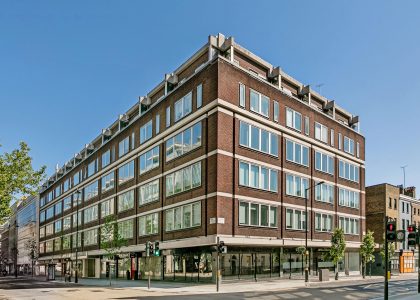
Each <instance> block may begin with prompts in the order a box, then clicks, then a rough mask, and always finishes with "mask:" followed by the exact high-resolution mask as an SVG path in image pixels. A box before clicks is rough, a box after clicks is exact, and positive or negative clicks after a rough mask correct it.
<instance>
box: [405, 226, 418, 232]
mask: <svg viewBox="0 0 420 300" xmlns="http://www.w3.org/2000/svg"><path fill="white" fill-rule="evenodd" d="M407 231H408V232H414V231H416V226H415V225H409V226H408V227H407Z"/></svg>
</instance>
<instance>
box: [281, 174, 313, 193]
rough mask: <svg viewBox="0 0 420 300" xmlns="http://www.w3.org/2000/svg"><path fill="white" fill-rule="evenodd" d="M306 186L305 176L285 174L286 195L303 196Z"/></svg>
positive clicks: (307, 182)
mask: <svg viewBox="0 0 420 300" xmlns="http://www.w3.org/2000/svg"><path fill="white" fill-rule="evenodd" d="M308 187H309V181H308V179H307V178H303V177H299V176H295V175H291V174H286V195H291V196H296V197H303V198H305V197H306V195H305V191H306V189H307V188H308Z"/></svg>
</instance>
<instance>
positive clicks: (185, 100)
mask: <svg viewBox="0 0 420 300" xmlns="http://www.w3.org/2000/svg"><path fill="white" fill-rule="evenodd" d="M191 110H192V93H191V92H189V93H188V94H187V95H185V96H184V97H182V98H181V99H179V100H178V101H177V102H175V122H178V121H179V120H181V119H182V118H183V117H185V116H186V115H188V114H190V113H191Z"/></svg>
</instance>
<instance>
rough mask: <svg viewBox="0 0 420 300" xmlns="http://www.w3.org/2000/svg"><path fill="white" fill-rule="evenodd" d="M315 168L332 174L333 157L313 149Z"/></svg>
mask: <svg viewBox="0 0 420 300" xmlns="http://www.w3.org/2000/svg"><path fill="white" fill-rule="evenodd" d="M315 169H316V170H318V171H321V172H325V173H328V174H331V175H333V174H334V158H333V157H332V156H329V155H327V154H324V153H322V152H319V151H315Z"/></svg>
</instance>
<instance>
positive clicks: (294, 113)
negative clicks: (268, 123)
mask: <svg viewBox="0 0 420 300" xmlns="http://www.w3.org/2000/svg"><path fill="white" fill-rule="evenodd" d="M290 114H291V117H292V119H291V120H290V119H289V116H290ZM297 118H299V119H300V128H297V122H296V119H297ZM286 126H287V127H289V128H293V129H294V130H297V131H299V132H302V114H301V113H300V112H298V111H295V110H294V109H292V108H290V107H286Z"/></svg>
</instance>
